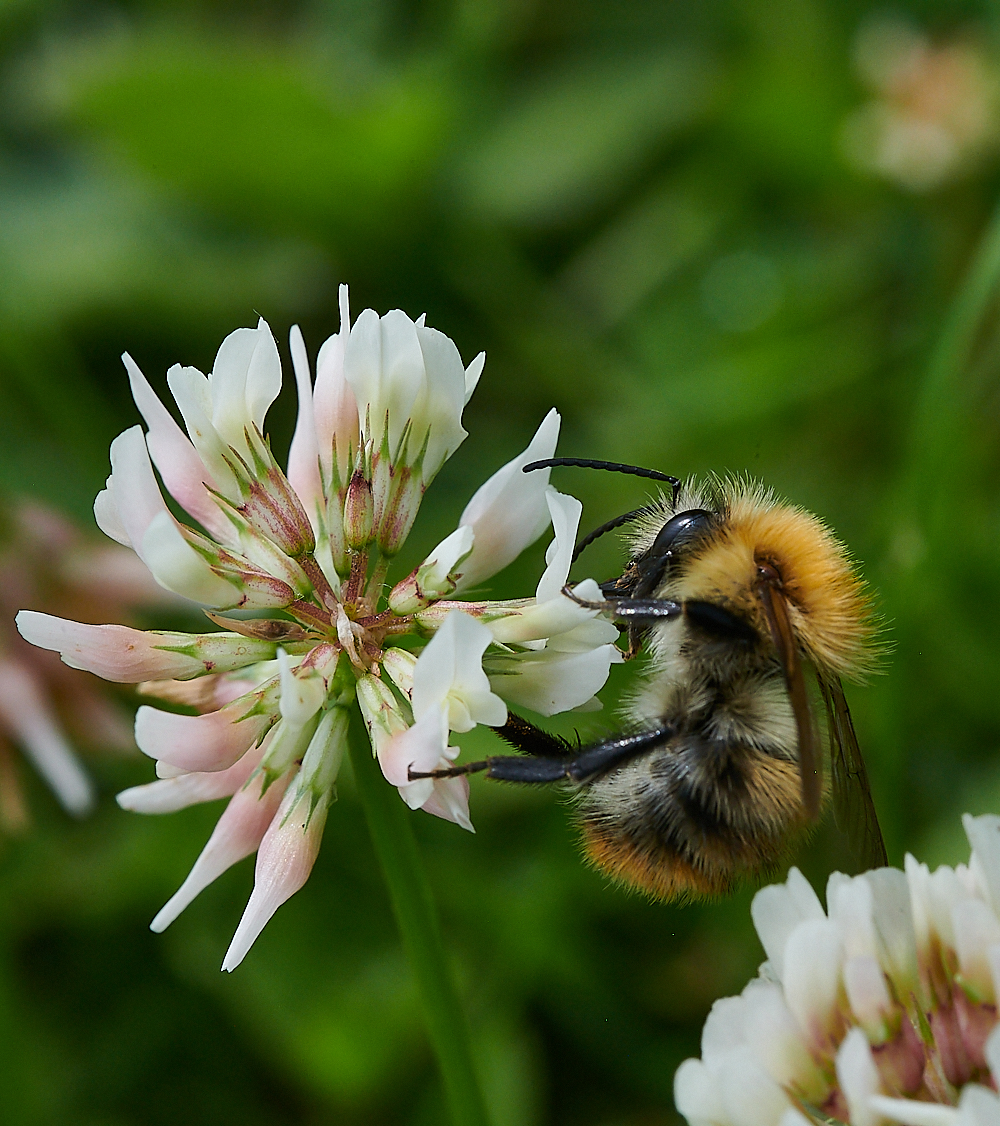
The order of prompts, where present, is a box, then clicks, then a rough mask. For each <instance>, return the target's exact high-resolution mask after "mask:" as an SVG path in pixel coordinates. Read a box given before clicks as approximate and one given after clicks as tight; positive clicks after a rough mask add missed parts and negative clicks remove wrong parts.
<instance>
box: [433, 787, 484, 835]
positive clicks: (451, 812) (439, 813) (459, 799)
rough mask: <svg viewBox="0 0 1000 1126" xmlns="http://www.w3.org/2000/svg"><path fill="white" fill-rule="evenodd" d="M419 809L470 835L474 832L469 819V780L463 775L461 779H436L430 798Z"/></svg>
mask: <svg viewBox="0 0 1000 1126" xmlns="http://www.w3.org/2000/svg"><path fill="white" fill-rule="evenodd" d="M420 808H421V809H422V810H423V811H424V813H432V814H433V815H434V816H435V817H441V818H443V819H444V820H445V821H453V822H454V823H455V824H456V825H460V826H461V827H462V828H463V829H468V831H469V832H470V833H474V832H475V831H476V830H475V829H474V828H473V827H472V820H471V819H470V817H469V779H468V778H466V777H465V776H464V775H463V776H462V777H461V778H436V779H435V780H434V790H433V792H432V793H431V796H430V797H429V798H428V799H427V801H425V802H424V804H423V805H422V806H421V807H420Z"/></svg>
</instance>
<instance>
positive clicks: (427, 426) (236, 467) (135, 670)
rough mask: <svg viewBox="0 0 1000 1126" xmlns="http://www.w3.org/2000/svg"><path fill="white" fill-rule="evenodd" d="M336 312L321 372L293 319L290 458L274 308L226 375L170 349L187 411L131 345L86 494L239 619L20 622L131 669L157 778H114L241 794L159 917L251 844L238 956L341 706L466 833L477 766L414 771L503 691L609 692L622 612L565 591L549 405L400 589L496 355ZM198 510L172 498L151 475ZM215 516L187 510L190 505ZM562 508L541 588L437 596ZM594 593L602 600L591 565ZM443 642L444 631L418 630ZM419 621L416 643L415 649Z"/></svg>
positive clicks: (173, 800)
mask: <svg viewBox="0 0 1000 1126" xmlns="http://www.w3.org/2000/svg"><path fill="white" fill-rule="evenodd" d="M340 296H341V303H340V304H341V310H340V311H341V326H340V331H339V332H338V333H337V334H336V335H335V336H333V337H331V338H330V339H329V340H327V341H326V343H325V344H324V345H323V347H322V348H321V349H320V352H319V356H318V360H317V364H316V380H315V384H314V383H313V381H312V377H311V373H310V367H309V360H308V355H307V352H306V348H305V343H304V341H303V339H302V336H301V333H300V332H299V330H298V328H293V330H292V333H291V351H292V359H293V366H294V368H295V378H296V385H297V388H298V393H299V415H298V421H297V425H296V428H295V434H294V437H293V440H292V446H291V450H290V453H289V461H288V471H287V474H286V473H285V472H284V471H282V469H281V467H280V466H279V465H278V463H277V462H276V461H275V459H274V457H273V455H272V454H271V450H270V446H269V444H268V442H267V440H266V438H265V431H264V422H265V416H266V413H267V409H268V407H269V406H270V405H271V403H272V402H273V401H274V399H275V398H276V396H277V394H278V392H279V390H280V387H281V364H280V360H279V357H278V351H277V348H276V347H275V344H274V338H273V337H272V335H271V331H270V329H269V328H268V326H267V325H266V323H265V322H264V321H261V322H260V323H259V324H258V326H257V328H255V329H239V330H237V331H236V332H235V333H232V334H231V335H230V336H229V337H227V338H226V340H225V341H224V342H223V345H222V347H221V348H220V349H219V353H218V356H217V357H216V360H215V364H214V366H213V369H212V373H211V375H209V376H205V375H203V374H202V373H201V372H199V371H197V370H196V369H195V368H182V367H179V366H177V367H173V368H171V369H170V372H169V373H168V384H169V386H170V389H171V391H172V392H173V394H174V398H175V400H176V402H177V405H178V408H179V409H180V412H181V415H182V416H183V418H184V422H185V426H186V429H187V432H186V433H185V432H184V430H182V429H181V427H180V426H178V425H177V423H176V422H174V420H173V417H172V415H171V414H170V412H169V411H168V410H167V409H166V407H165V406H164V405H163V403H161V402H160V400H159V398H158V397H157V396H156V394H155V393H154V392H153V391H152V389H151V388H150V386H149V384H148V383H147V381H146V379H145V377H144V376H143V374H142V372H141V371H140V370H139V368H138V367H137V366H136V365H135V363H134V362H133V361H132V360H131V359H130V358H129V357H128V356H126V357H124V361H125V366H126V369H127V371H128V374H129V379H130V382H131V385H132V391H133V396H134V398H135V401H136V404H137V406H138V407H139V410H140V412H141V413H142V415H143V418H144V419H145V421H146V425H147V427H148V430H147V431H146V432H145V433H143V430H142V429H141V427H139V426H134V427H132V428H130V429H129V430H127V431H125V433H124V434H122V435H120V436H119V437H118V438H116V439H115V442H114V443H113V444H112V450H111V461H112V472H111V476H110V477H109V479H108V484H107V488H106V489H105V490H104V491H103V492H102V493H101V494H100V496H99V497H98V499H97V503H96V505H95V514H96V516H97V519H98V523H99V524H100V526H101V528H102V529H103V530H104V531H105V532H106V533H107V534H108V535H109V536H111V537H112V538H113V539H116V540H118V542H119V543H122V544H124V545H126V546H129V547H131V548H133V550H134V551H135V552H136V554H137V555H138V556H139V557H140V559H141V560H142V561H143V562H144V563H145V564H146V566H147V567H148V569H149V571H150V572H151V573H152V575H153V576H154V577H155V578H156V580H157V582H158V583H160V584H161V586H163V587H165V588H166V589H168V590H170V591H173V592H176V593H177V594H180V595H183V596H184V597H186V598H188V599H190V600H192V601H193V602H196V603H200V604H201V605H202V606H204V607H206V608H208V609H209V610H211V611H219V610H233V609H239V610H261V609H270V610H272V611H274V612H275V616H274V617H271V618H269V619H261V618H259V617H255V618H251V619H247V618H245V617H222V616H219V615H218V614H215V613H210V615H209V616H210V617H212V618H213V620H214V621H215V622H216V623H217V624H218V625H220V626H221V627H222V629H223V632H220V633H210V634H182V633H168V632H162V633H160V632H141V631H138V630H131V629H127V628H126V627H124V626H118V625H84V624H81V623H78V622H73V621H68V620H65V619H61V618H55V617H52V616H50V615H47V614H41V613H37V612H35V611H31V610H24V611H22V612H21V613H20V614H19V615H18V619H17V624H18V628H19V629H20V631H21V633H22V635H23V636H24V638H26V639H27V640H28V641H30V642H32V643H33V644H35V645H37V646H40V647H41V648H43V649H51V650H55V651H57V652H59V653H60V654H61V655H62V658H63V660H64V661H65V662H66V663H67V664H69V665H71V666H72V667H74V668H79V669H87V670H89V671H91V672H94V673H97V675H99V676H102V677H104V678H105V679H108V680H114V681H118V682H123V683H138V684H140V690H141V691H142V692H143V693H145V694H146V695H147V696H151V697H154V698H159V699H160V700H161V701H166V702H169V703H174V704H183V705H186V706H188V708H189V709H191V708H193V709H194V710H195V711H196V713H197V714H194V715H190V714H179V713H177V712H173V711H165V710H161V709H160V708H158V707H155V706H150V705H144V706H142V707H140V708H139V710H138V713H137V715H136V722H135V735H136V742H137V743H138V745H139V748H140V750H142V751H143V752H144V753H145V754H146V755H148V756H149V757H150V758H152V759H154V760H156V774H157V780H156V781H154V782H151V783H149V784H148V785H144V786H136V787H133V788H131V789H129V790H126V791H125V792H124V793H122V794H120V795H119V803H120V804H121V805H122V806H123V807H124V808H126V809H130V810H135V811H138V812H145V813H153V812H168V811H171V810H176V809H181V808H183V807H185V806H187V805H191V804H193V803H196V802H202V801H210V800H213V799H216V798H220V797H228V798H229V804H228V806H227V807H226V810H225V812H224V813H223V815H222V817H221V818H220V819H219V822H218V824H217V826H216V829H215V831H214V833H213V834H212V836H211V838H210V839H209V841H208V843H207V844H206V846H205V848H204V850H203V851H202V854H201V856H200V857H199V858H198V860H197V861H196V863H195V865H194V867H193V868H192V870H191V872H190V874H189V876H188V878H187V879H186V880H185V881H184V883H183V884H182V886H181V887H180V889H179V890H178V891H177V893H176V894H175V895H174V896H173V897H172V898H171V899H170V901H169V902H168V903H167V904H166V906H164V908H163V909H162V910H161V911H160V913H159V914H158V915H157V916H156V918H155V919H154V921H153V929H154V930H162V929H163V928H164V927H166V926H168V925H169V924H170V923H171V922H172V921H173V920H174V919H175V918H176V917H177V915H178V914H179V913H180V912H181V911H182V910H183V909H184V908H185V907H186V906H187V904H188V903H190V902H191V900H192V899H193V898H194V897H195V896H196V895H198V894H199V893H200V892H201V891H202V890H203V889H204V888H205V887H207V886H208V884H210V883H211V882H212V881H213V880H214V879H216V877H217V876H219V875H220V874H221V873H222V872H223V871H225V870H226V869H227V868H228V867H229V866H230V865H232V864H234V863H235V862H236V861H238V860H240V859H242V858H243V857H245V856H248V855H250V854H251V853H253V852H256V853H257V867H256V873H255V883H254V891H253V894H252V895H251V897H250V901H249V903H248V904H247V908H246V911H245V913H244V915H243V918H242V920H241V922H240V924H239V927H238V929H237V932H236V935H235V937H234V939H233V942H232V945H231V947H230V949H229V952H228V953H227V955H226V958H225V962H224V965H223V968H224V969H226V970H232V969H234V968H235V967H236V966H237V965H238V964H239V962H240V961H241V960H242V959H243V957H244V956H245V955H246V953H247V951H248V950H249V948H250V946H251V945H252V943H253V942H254V940H255V939H256V937H257V935H258V934H259V933H260V931H261V929H262V928H263V926H264V925H265V924H266V922H267V920H268V919H269V918H270V916H271V915H272V914H273V913H274V911H275V910H276V909H277V908H278V906H280V904H281V903H283V902H284V901H285V900H286V899H287V898H288V897H289V896H290V895H292V894H294V892H295V891H297V890H298V889H299V888H300V887H301V886H302V884H303V883H304V882H305V880H306V878H307V877H308V875H309V871H310V869H311V867H312V864H313V862H314V860H315V858H316V854H317V851H318V849H319V845H320V840H321V837H322V832H323V825H324V823H325V819H326V817H327V814H328V810H329V807H330V805H331V802H332V800H333V798H334V794H335V786H336V779H337V773H338V770H339V767H340V764H341V761H342V758H343V755H344V751H345V747H346V741H347V729H348V723H349V717H350V714H351V709H352V708H353V707H354V706H355V701H356V702H357V706H358V707H359V708H360V710H361V714H362V716H363V718H364V720H365V723H366V725H367V728H368V732H369V736H370V740H371V745H372V750H373V753H375V754H376V755H377V757H378V760H379V763H380V764H381V767H382V770H383V773H384V774H385V777H386V778H387V779H388V781H389V782H390V783H392V784H393V785H395V786H397V787H398V789H399V792H400V794H401V796H402V797H403V799H404V800H405V801H406V803H407V804H408V805H409V806H411V807H412V808H422V809H424V810H425V811H427V812H429V813H432V814H434V815H436V816H438V817H442V818H445V819H447V820H450V821H453V822H455V823H457V824H459V825H461V826H463V827H464V828H466V829H470V830H471V829H472V823H471V820H470V818H469V805H468V795H469V788H468V782H467V781H466V779H465V778H452V779H420V780H417V781H412V782H411V781H410V777H409V772H410V770H411V769H414V770H417V771H421V770H432V769H435V768H438V767H441V766H447V765H449V764H450V763H451V762H452V761H453V760H454V758H455V756H456V755H457V754H458V751H457V749H456V748H455V747H452V746H450V733H451V732H453V731H457V732H462V731H468V730H470V729H471V728H472V727H474V726H475V725H476V724H480V723H481V724H487V725H491V726H499V725H502V724H503V723H504V722H505V720H506V717H507V706H506V703H505V700H510V701H512V702H515V703H518V704H521V705H523V706H527V707H531V708H534V709H536V710H537V711H540V712H542V713H544V714H547V715H550V714H553V713H555V712H557V711H564V710H566V709H569V708H576V707H593V706H595V703H596V701H595V699H594V694H595V693H596V692H597V691H598V689H600V687H601V686H602V685H603V684H604V682H605V680H606V679H607V675H608V668H609V666H610V664H611V662H612V661H614V660H618V659H620V655H619V654H618V650H617V648H616V647H615V645H614V644H613V642H614V639H615V637H616V636H617V630H615V628H614V627H613V626H611V625H609V624H608V623H607V622H599V621H597V620H595V618H596V614H595V611H593V610H590V609H587V608H586V607H583V606H580V605H578V604H577V603H576V602H575V601H573V600H572V599H570V598H567V597H566V596H565V595H564V594H563V593H562V589H563V586H564V585H565V583H566V579H567V575H568V571H569V564H570V560H571V557H572V552H573V545H574V542H575V539H576V531H577V525H578V522H579V516H580V505H579V502H578V501H576V500H574V499H573V498H572V497H566V496H563V495H562V494H560V493H557V492H556V491H555V490H554V489H552V488H551V487H550V486H549V484H548V472H547V471H543V472H541V473H537V474H524V473H522V472H521V469H522V467H523V466H524V465H526V464H527V463H528V462H530V461H532V460H537V459H539V458H544V457H550V456H552V455H553V453H554V452H555V443H556V439H557V437H558V432H559V416H558V414H556V412H555V411H552V412H550V414H549V415H548V417H547V418H546V419H545V420H544V421H543V423H542V425H541V426H540V427H539V430H538V433H537V434H536V435H535V437H534V439H533V440H532V442H531V444H530V445H529V446H528V449H527V450H525V452H524V453H523V454H521V455H520V457H518V458H515V459H514V460H513V461H511V462H510V463H509V464H508V465H506V466H504V467H503V468H502V469H500V470H499V471H498V472H497V473H496V474H494V476H493V477H492V478H491V479H490V480H489V481H487V483H486V484H485V485H484V486H483V487H482V488H481V489H480V490H479V491H478V492H477V493H476V495H475V496H474V497H473V498H472V500H471V501H470V503H469V505H468V506H467V508H466V510H465V512H464V513H463V516H462V520H461V522H460V525H459V527H458V528H457V529H456V531H455V532H453V533H452V535H450V536H449V537H447V538H446V539H445V540H444V541H443V542H442V543H441V544H439V545H438V546H437V547H436V548H435V549H434V550H433V551H432V552H431V553H430V555H429V556H428V557H427V559H426V560H425V562H424V563H423V564H421V565H420V566H419V567H418V568H416V569H415V571H414V572H413V573H412V574H411V575H409V576H407V578H405V579H403V580H401V581H400V582H399V583H397V584H396V586H395V587H394V588H393V589H392V590H391V591H390V592H388V594H387V593H386V591H385V578H386V574H387V570H388V566H389V562H390V559H391V557H392V556H393V555H394V554H395V553H396V552H397V551H398V549H399V547H400V546H401V544H402V542H403V540H404V539H405V537H406V535H407V533H408V532H409V530H410V527H411V526H412V524H413V520H414V518H415V516H416V514H417V510H418V508H419V505H420V501H421V498H422V496H423V493H424V490H425V489H426V487H427V485H428V484H429V483H430V481H431V480H432V479H433V477H434V475H435V474H436V473H437V471H438V470H439V469H440V467H441V465H442V464H443V462H444V461H445V459H446V458H447V457H449V456H450V455H451V454H452V453H454V451H455V450H456V449H457V447H458V445H459V444H460V443H461V442H462V440H463V439H464V438H465V436H466V435H465V431H464V430H463V429H462V425H461V418H462V412H463V409H464V407H465V404H466V402H467V401H468V398H469V396H470V395H471V393H472V390H473V389H474V387H475V384H476V382H477V380H478V378H479V375H480V373H481V371H482V368H483V362H484V356H483V355H482V354H481V355H480V356H478V357H477V358H476V359H475V360H474V361H473V362H472V363H471V364H470V365H469V366H468V367H467V368H466V367H464V366H463V364H462V362H461V359H460V358H459V354H458V350H457V349H456V347H455V345H454V344H453V343H452V342H451V341H450V340H449V339H448V338H447V337H446V336H444V335H443V334H441V333H440V332H437V331H436V330H434V329H431V328H428V327H426V326H425V325H424V323H423V318H421V319H420V320H419V321H417V322H413V321H411V320H410V319H409V317H407V316H406V315H405V314H404V313H401V312H399V311H398V310H396V311H394V312H391V313H389V314H387V315H386V316H384V317H379V316H378V315H377V314H376V313H375V312H373V311H372V310H370V309H369V310H366V311H365V312H363V313H362V314H361V315H360V316H359V317H358V319H357V321H356V322H355V324H354V325H353V326H352V325H351V323H350V312H349V306H348V298H347V288H346V286H343V287H341V295H340ZM154 465H155V467H156V469H157V471H158V472H159V476H160V479H161V480H162V482H163V484H164V486H165V488H166V489H167V491H168V492H169V493H170V494H171V496H172V497H173V499H174V500H175V501H176V502H177V503H178V505H179V506H180V507H181V508H182V509H183V510H184V511H185V512H186V513H187V514H188V515H189V516H190V517H191V518H192V523H190V524H189V523H185V522H184V521H183V520H178V519H177V518H176V517H175V516H174V515H173V512H172V510H171V508H169V507H168V505H167V503H166V501H165V499H164V497H163V495H162V493H161V492H160V486H159V485H158V483H157V479H156V476H155V475H154V472H153V466H154ZM195 522H196V523H197V525H198V526H199V527H197V528H196V527H195V526H194V523H195ZM550 523H551V524H553V525H554V529H555V538H554V539H553V542H552V544H551V545H550V546H549V549H548V552H547V554H546V563H547V567H546V570H545V574H544V575H543V576H542V579H541V582H540V583H539V586H538V590H537V592H536V595H535V597H534V598H528V599H519V600H515V601H510V602H488V601H476V602H472V601H460V600H459V601H456V600H452V601H445V599H446V598H448V597H450V596H452V595H454V594H455V593H456V592H458V591H460V590H462V589H463V588H467V587H468V586H469V585H471V584H473V583H479V582H481V581H482V580H483V579H485V578H488V577H489V576H490V575H492V574H494V573H495V572H497V571H499V570H500V569H501V568H502V567H504V566H506V565H507V564H508V563H509V562H511V560H513V559H514V558H515V557H516V556H517V554H518V553H519V552H520V551H522V550H523V549H524V548H525V547H526V546H527V545H528V544H530V543H532V542H534V541H535V540H536V539H537V538H538V537H539V536H540V535H541V534H542V533H543V532H544V531H545V529H546V528H547V527H548V526H549V524H550ZM580 590H581V593H582V594H583V595H584V596H585V597H598V591H597V586H596V584H595V583H594V582H593V580H588V581H587V582H586V583H584V584H581V586H580ZM428 638H429V640H428ZM413 643H416V646H421V645H422V648H419V647H413V648H410V647H409V646H411V645H413Z"/></svg>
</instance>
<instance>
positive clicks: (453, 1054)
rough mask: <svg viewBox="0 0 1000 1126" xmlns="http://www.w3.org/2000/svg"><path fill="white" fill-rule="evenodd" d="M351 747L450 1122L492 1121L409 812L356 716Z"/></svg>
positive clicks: (474, 1124) (475, 1125) (480, 1125)
mask: <svg viewBox="0 0 1000 1126" xmlns="http://www.w3.org/2000/svg"><path fill="white" fill-rule="evenodd" d="M348 745H349V748H350V756H351V766H352V767H353V769H354V777H355V779H356V783H357V787H358V796H359V798H360V799H361V805H362V808H363V809H364V811H365V817H366V819H367V821H368V831H369V832H370V833H371V836H372V842H373V843H374V845H375V852H376V854H377V855H378V858H379V862H380V863H381V865H382V871H383V873H384V875H385V880H386V883H387V884H388V886H389V895H390V897H391V899H392V906H393V910H394V911H395V914H396V922H397V923H398V925H399V929H400V932H401V934H402V937H403V945H404V946H405V947H406V953H407V955H408V957H409V959H410V965H411V966H412V968H413V972H414V974H415V976H416V979H417V987H418V990H419V992H420V999H421V1002H422V1004H423V1010H424V1018H425V1020H426V1021H427V1031H428V1034H429V1036H430V1040H431V1045H432V1046H433V1048H434V1053H435V1055H436V1056H437V1060H438V1066H439V1067H440V1069H441V1078H442V1080H443V1081H444V1089H445V1095H446V1098H447V1101H448V1106H449V1109H450V1111H451V1120H452V1124H453V1126H488V1123H489V1118H488V1117H487V1114H486V1104H485V1103H484V1101H483V1096H482V1093H481V1091H480V1089H479V1084H478V1081H477V1079H476V1073H475V1068H474V1066H473V1061H472V1051H471V1048H470V1037H469V1029H468V1024H467V1022H466V1019H465V1014H464V1013H463V1011H462V1007H461V1004H460V1002H459V999H458V993H457V991H456V989H455V983H454V981H453V979H452V975H451V972H450V969H449V966H448V959H447V954H446V951H445V948H444V940H443V938H442V936H441V924H440V921H439V919H438V914H437V909H436V907H435V905H434V898H433V895H432V893H431V888H430V884H429V882H428V880H427V875H426V873H425V871H424V868H423V865H422V864H421V861H420V854H419V851H418V849H417V842H416V838H415V837H414V835H413V829H412V827H411V825H410V811H409V810H408V809H407V808H406V806H405V805H404V804H403V802H402V801H400V799H399V795H398V794H397V793H396V791H395V789H394V788H393V787H392V786H390V785H389V783H388V782H386V781H385V779H384V778H383V777H382V775H381V773H380V772H379V769H378V765H377V764H376V762H375V760H374V759H373V757H372V753H371V746H370V744H369V742H368V738H367V736H366V734H365V731H364V728H363V726H362V724H361V719H360V716H358V715H357V714H355V716H354V718H353V720H352V723H351V730H350V739H349V744H348Z"/></svg>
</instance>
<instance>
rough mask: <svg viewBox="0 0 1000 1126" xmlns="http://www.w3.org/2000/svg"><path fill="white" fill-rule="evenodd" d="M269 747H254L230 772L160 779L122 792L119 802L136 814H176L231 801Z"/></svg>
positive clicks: (118, 796) (192, 773)
mask: <svg viewBox="0 0 1000 1126" xmlns="http://www.w3.org/2000/svg"><path fill="white" fill-rule="evenodd" d="M266 745H267V740H266V739H265V741H264V744H262V745H261V746H260V747H251V748H250V750H249V751H247V753H246V754H245V755H244V756H243V757H242V758H241V759H239V760H238V761H237V762H235V763H234V764H233V765H232V766H230V767H229V768H228V769H227V770H213V771H190V772H187V773H184V774H177V775H175V776H174V777H173V778H160V779H158V780H157V781H156V782H147V783H146V785H144V786H131V787H129V789H127V790H122V792H121V793H120V794H118V795H117V797H116V799H115V800H116V801H117V802H118V804H119V805H120V806H121V807H122V809H128V810H131V811H132V812H133V813H174V812H175V811H176V810H178V809H187V807H188V806H189V805H199V804H200V803H201V802H207V801H216V800H217V799H218V798H228V797H231V796H232V795H233V794H235V793H236V791H237V790H238V789H239V788H240V787H241V786H242V785H243V783H244V782H246V780H247V779H248V778H249V777H250V775H251V774H252V773H253V772H254V771H255V770H256V769H257V766H258V765H259V763H260V760H261V757H262V755H263V754H264V747H265V746H266Z"/></svg>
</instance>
